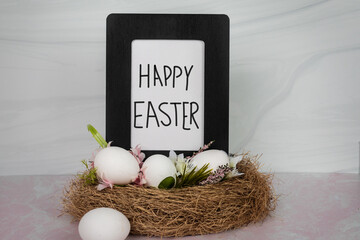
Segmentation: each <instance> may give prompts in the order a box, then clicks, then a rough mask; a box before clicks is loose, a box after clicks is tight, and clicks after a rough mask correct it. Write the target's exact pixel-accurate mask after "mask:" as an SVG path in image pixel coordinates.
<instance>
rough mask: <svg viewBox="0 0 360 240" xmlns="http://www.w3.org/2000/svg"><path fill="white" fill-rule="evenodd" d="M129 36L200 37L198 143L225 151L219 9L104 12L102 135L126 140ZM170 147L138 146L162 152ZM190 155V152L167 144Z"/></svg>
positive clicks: (225, 85) (224, 62) (225, 68)
mask: <svg viewBox="0 0 360 240" xmlns="http://www.w3.org/2000/svg"><path fill="white" fill-rule="evenodd" d="M135 39H166V40H170V39H176V40H202V41H204V42H205V72H204V78H205V80H204V81H205V84H204V143H205V144H206V143H208V142H210V141H212V140H215V142H214V143H213V145H212V148H213V149H220V150H224V151H225V152H228V146H229V18H228V16H226V15H220V14H110V15H109V16H108V17H107V24H106V140H107V141H112V142H113V144H112V145H115V146H120V147H122V148H125V149H129V148H130V147H131V146H130V142H131V139H130V137H131V132H130V131H131V105H130V104H131V43H132V41H133V40H135ZM169 150H170V149H164V150H162V151H144V152H145V154H146V156H150V155H153V154H158V153H160V154H164V155H167V154H168V153H169ZM172 150H175V151H176V152H178V153H180V152H181V153H184V154H185V155H191V154H193V152H194V151H197V150H198V149H194V151H183V150H181V149H172Z"/></svg>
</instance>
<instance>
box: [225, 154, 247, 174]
mask: <svg viewBox="0 0 360 240" xmlns="http://www.w3.org/2000/svg"><path fill="white" fill-rule="evenodd" d="M242 160H243V155H235V156H234V157H230V164H229V166H230V167H231V168H232V169H233V170H232V171H231V172H230V173H229V174H228V175H227V177H236V176H240V175H243V174H244V173H239V171H238V170H237V168H236V165H237V164H238V163H239V162H241V161H242Z"/></svg>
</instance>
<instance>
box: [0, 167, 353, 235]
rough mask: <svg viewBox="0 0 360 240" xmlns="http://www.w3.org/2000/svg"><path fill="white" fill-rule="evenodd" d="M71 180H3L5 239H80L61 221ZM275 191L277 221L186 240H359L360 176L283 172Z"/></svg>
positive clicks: (0, 225) (0, 218)
mask: <svg viewBox="0 0 360 240" xmlns="http://www.w3.org/2000/svg"><path fill="white" fill-rule="evenodd" d="M69 178H70V177H69V176H11V177H0V183H1V184H0V238H1V239H2V240H8V239H9V240H10V239H11V240H16V239H49V240H50V239H51V240H58V239H66V240H70V239H80V237H79V235H78V232H77V225H78V224H77V223H71V217H70V216H61V217H59V214H60V212H59V209H60V208H61V206H60V198H61V196H62V190H63V187H64V185H65V184H66V182H67V180H68V179H69ZM274 186H275V189H276V192H277V193H278V194H281V197H280V199H279V202H278V207H277V209H276V211H275V212H274V214H273V216H271V217H269V218H267V219H266V220H265V221H264V222H263V223H259V224H255V225H250V226H247V227H244V228H241V229H236V230H232V231H227V232H224V233H219V234H211V235H205V236H194V237H186V238H182V239H186V240H193V239H194V240H195V239H197V240H201V239H206V240H211V239H251V240H256V239H360V176H359V175H358V174H284V173H282V174H276V177H275V180H274ZM128 239H130V240H136V239H138V240H140V239H150V238H147V237H140V236H129V237H128ZM151 239H158V238H151ZM179 239H181V238H179Z"/></svg>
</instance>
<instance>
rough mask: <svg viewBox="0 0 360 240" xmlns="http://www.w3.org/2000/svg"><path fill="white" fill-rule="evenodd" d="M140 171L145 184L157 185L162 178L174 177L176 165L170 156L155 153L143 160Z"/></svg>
mask: <svg viewBox="0 0 360 240" xmlns="http://www.w3.org/2000/svg"><path fill="white" fill-rule="evenodd" d="M141 169H142V171H143V173H144V176H145V180H146V185H147V186H152V187H156V188H157V187H158V186H159V184H160V183H161V181H162V180H164V179H165V178H167V177H174V178H175V175H176V167H175V165H174V163H173V162H172V161H171V160H170V158H168V157H166V156H164V155H161V154H155V155H152V156H150V157H149V158H148V159H146V161H145V162H144V164H143V166H142V168H141Z"/></svg>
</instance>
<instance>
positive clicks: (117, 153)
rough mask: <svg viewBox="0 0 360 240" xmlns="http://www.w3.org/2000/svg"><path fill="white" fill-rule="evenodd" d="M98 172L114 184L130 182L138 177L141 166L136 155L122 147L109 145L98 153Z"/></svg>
mask: <svg viewBox="0 0 360 240" xmlns="http://www.w3.org/2000/svg"><path fill="white" fill-rule="evenodd" d="M94 167H95V168H96V173H97V175H98V176H99V177H100V178H103V179H106V180H108V181H111V182H112V183H114V184H120V185H123V184H128V183H131V182H132V181H134V180H135V179H136V177H137V176H138V174H139V171H140V168H139V164H138V162H137V161H136V159H135V157H134V156H133V155H132V154H131V153H130V152H129V151H127V150H125V149H123V148H120V147H107V148H104V149H102V150H101V151H100V152H99V153H98V154H96V157H95V160H94Z"/></svg>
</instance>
